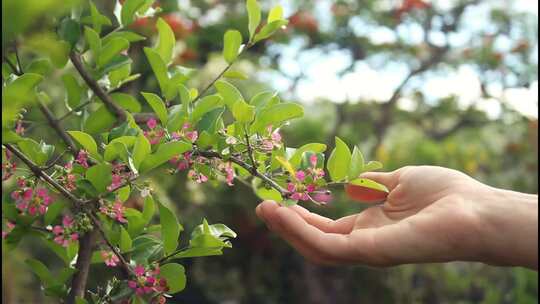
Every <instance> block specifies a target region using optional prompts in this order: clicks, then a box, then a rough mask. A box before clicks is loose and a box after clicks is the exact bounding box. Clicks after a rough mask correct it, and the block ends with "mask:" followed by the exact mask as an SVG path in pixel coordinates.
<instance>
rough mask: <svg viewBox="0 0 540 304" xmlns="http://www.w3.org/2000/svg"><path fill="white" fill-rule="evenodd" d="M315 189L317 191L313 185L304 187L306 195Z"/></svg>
mask: <svg viewBox="0 0 540 304" xmlns="http://www.w3.org/2000/svg"><path fill="white" fill-rule="evenodd" d="M315 189H317V188H316V186H315V185H313V184H310V185H308V186H307V187H306V191H307V192H308V193H311V192H314V191H315Z"/></svg>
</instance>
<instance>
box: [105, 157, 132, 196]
mask: <svg viewBox="0 0 540 304" xmlns="http://www.w3.org/2000/svg"><path fill="white" fill-rule="evenodd" d="M131 175H132V172H131V171H129V169H128V167H127V166H126V165H125V164H122V163H116V164H114V165H113V170H112V182H111V184H110V185H109V186H108V187H107V190H109V191H114V190H117V189H118V188H120V187H122V185H123V183H124V181H126V180H128V179H129V178H131Z"/></svg>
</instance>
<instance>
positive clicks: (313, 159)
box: [309, 154, 319, 168]
mask: <svg viewBox="0 0 540 304" xmlns="http://www.w3.org/2000/svg"><path fill="white" fill-rule="evenodd" d="M318 160H319V159H318V158H317V155H315V154H312V155H311V156H310V157H309V162H310V163H311V166H313V168H315V167H317V162H318Z"/></svg>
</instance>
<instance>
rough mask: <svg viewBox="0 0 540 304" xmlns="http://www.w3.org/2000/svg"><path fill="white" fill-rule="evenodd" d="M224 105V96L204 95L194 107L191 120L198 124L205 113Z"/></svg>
mask: <svg viewBox="0 0 540 304" xmlns="http://www.w3.org/2000/svg"><path fill="white" fill-rule="evenodd" d="M222 105H223V98H221V96H219V95H210V96H206V97H203V98H202V99H201V100H200V101H199V102H198V103H197V104H196V105H195V107H194V109H193V112H192V113H191V122H192V123H193V124H196V123H197V122H198V121H199V120H200V119H201V118H202V117H203V116H204V114H206V113H208V112H210V111H212V110H214V109H217V108H219V107H221V106H222Z"/></svg>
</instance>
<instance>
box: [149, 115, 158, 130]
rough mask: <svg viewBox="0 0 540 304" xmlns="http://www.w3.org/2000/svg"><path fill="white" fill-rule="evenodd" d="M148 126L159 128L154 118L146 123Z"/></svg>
mask: <svg viewBox="0 0 540 304" xmlns="http://www.w3.org/2000/svg"><path fill="white" fill-rule="evenodd" d="M146 125H147V126H148V128H150V129H154V128H155V127H157V121H156V120H155V119H154V118H151V119H150V120H148V121H147V122H146Z"/></svg>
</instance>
